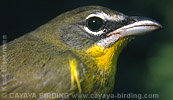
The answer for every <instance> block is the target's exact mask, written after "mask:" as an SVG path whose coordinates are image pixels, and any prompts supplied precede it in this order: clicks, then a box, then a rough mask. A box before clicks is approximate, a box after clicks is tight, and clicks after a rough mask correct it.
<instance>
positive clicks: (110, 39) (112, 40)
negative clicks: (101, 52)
mask: <svg viewBox="0 0 173 100" xmlns="http://www.w3.org/2000/svg"><path fill="white" fill-rule="evenodd" d="M133 38H134V36H125V37H121V35H119V34H112V35H111V36H107V37H106V38H104V39H101V40H100V41H98V42H97V45H98V46H100V47H103V48H109V47H110V46H112V45H114V44H118V42H119V41H121V43H119V45H120V46H121V45H122V44H123V42H124V43H127V42H129V41H130V40H131V39H133Z"/></svg>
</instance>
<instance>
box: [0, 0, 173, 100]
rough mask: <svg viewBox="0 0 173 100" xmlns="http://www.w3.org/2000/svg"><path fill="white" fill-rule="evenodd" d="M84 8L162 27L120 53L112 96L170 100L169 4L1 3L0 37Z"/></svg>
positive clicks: (172, 12)
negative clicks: (140, 18)
mask: <svg viewBox="0 0 173 100" xmlns="http://www.w3.org/2000/svg"><path fill="white" fill-rule="evenodd" d="M87 5H100V6H105V7H108V8H110V9H114V10H117V11H120V12H122V13H124V14H126V15H129V16H133V15H136V16H145V17H150V18H153V19H155V20H157V21H158V22H160V23H161V24H162V25H163V29H162V30H158V31H155V32H150V33H149V34H146V35H144V36H137V37H136V38H135V40H132V41H131V42H130V43H129V44H128V45H127V47H126V48H125V49H124V50H123V52H122V53H121V55H120V57H119V60H118V67H117V74H116V82H115V88H114V91H113V93H114V94H116V93H137V94H138V93H142V94H146V93H147V94H148V93H155V94H157V93H158V94H159V95H160V96H159V99H152V100H173V0H122V1H121V0H4V1H3V0H1V1H0V11H1V12H0V14H1V15H0V27H1V29H0V34H1V36H2V35H3V34H4V35H7V37H8V41H11V40H13V39H15V38H17V37H20V36H22V35H24V34H25V33H28V32H30V31H33V30H34V29H36V28H37V27H39V26H40V25H42V24H44V23H46V22H48V21H49V20H51V19H53V18H54V17H56V16H57V15H59V14H61V13H63V12H66V11H69V10H72V9H74V8H78V7H81V6H87ZM123 100H125V99H123ZM144 100H149V99H144Z"/></svg>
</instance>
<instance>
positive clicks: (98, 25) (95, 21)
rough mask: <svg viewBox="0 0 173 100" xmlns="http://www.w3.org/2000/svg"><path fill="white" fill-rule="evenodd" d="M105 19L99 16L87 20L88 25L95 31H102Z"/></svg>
mask: <svg viewBox="0 0 173 100" xmlns="http://www.w3.org/2000/svg"><path fill="white" fill-rule="evenodd" d="M104 24H105V23H104V20H103V19H101V18H99V17H91V18H88V19H87V21H86V25H87V27H88V28H89V29H90V30H91V31H94V32H97V31H100V30H101V29H102V28H103V27H104Z"/></svg>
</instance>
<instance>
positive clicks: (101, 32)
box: [84, 26, 104, 36]
mask: <svg viewBox="0 0 173 100" xmlns="http://www.w3.org/2000/svg"><path fill="white" fill-rule="evenodd" d="M84 29H85V31H86V32H88V33H90V34H93V35H96V36H98V35H101V34H103V33H104V30H100V31H98V32H93V31H91V30H90V29H88V27H87V26H84Z"/></svg>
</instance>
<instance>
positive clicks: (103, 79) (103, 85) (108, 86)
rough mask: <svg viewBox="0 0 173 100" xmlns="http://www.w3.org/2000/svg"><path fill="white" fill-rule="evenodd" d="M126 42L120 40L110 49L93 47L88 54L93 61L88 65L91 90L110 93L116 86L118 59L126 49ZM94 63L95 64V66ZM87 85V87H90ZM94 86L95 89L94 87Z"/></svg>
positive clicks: (88, 79) (87, 75)
mask: <svg viewBox="0 0 173 100" xmlns="http://www.w3.org/2000/svg"><path fill="white" fill-rule="evenodd" d="M125 44H127V43H125V41H124V40H120V41H118V42H116V43H115V44H113V45H112V46H111V47H109V48H103V47H100V46H97V45H93V46H92V47H91V48H89V49H88V50H87V51H86V53H87V55H88V56H89V57H90V58H91V59H92V61H91V62H92V64H91V62H90V61H89V62H90V63H89V64H86V65H87V69H88V70H87V71H88V72H89V73H88V74H86V77H87V82H86V83H88V84H90V86H91V87H90V90H89V89H88V88H87V92H88V91H90V92H91V91H95V92H96V93H110V92H111V91H112V89H113V86H114V80H115V73H116V64H117V58H118V56H119V54H120V52H121V51H122V49H123V48H124V47H125ZM93 63H94V64H93ZM88 84H87V85H88ZM92 86H93V87H92Z"/></svg>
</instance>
